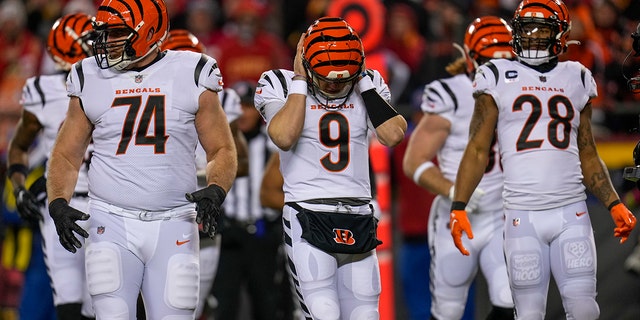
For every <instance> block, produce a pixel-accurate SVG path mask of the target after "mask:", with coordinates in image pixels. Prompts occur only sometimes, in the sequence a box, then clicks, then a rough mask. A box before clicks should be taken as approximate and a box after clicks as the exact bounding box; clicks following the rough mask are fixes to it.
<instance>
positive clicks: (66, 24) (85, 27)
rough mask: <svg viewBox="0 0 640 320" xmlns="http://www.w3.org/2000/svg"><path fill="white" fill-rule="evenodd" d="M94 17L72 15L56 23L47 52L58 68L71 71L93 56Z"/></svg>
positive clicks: (78, 14) (52, 28) (50, 34)
mask: <svg viewBox="0 0 640 320" xmlns="http://www.w3.org/2000/svg"><path fill="white" fill-rule="evenodd" d="M91 19H92V17H91V16H90V15H88V14H83V13H72V14H67V15H64V16H62V17H60V18H59V19H58V20H56V22H54V24H53V26H52V27H51V31H49V36H48V38H47V52H48V53H49V55H51V58H52V59H53V60H54V61H55V62H56V65H57V66H58V68H60V69H62V70H70V69H71V65H72V64H74V63H76V62H78V61H80V60H82V59H84V58H86V57H89V56H91V55H92V50H91V43H90V41H91V40H92V36H93V28H92V27H91Z"/></svg>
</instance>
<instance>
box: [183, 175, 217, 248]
mask: <svg viewBox="0 0 640 320" xmlns="http://www.w3.org/2000/svg"><path fill="white" fill-rule="evenodd" d="M226 196H227V193H226V192H225V191H224V189H222V187H220V186H218V185H215V184H212V185H209V186H208V187H206V188H204V189H200V190H198V191H196V192H193V193H187V194H185V197H186V198H187V200H189V202H195V204H196V212H197V215H196V223H198V224H200V223H202V231H203V232H204V233H206V234H208V235H209V237H211V238H213V236H215V235H216V230H217V229H218V222H219V221H220V218H221V216H222V202H223V201H224V198H225V197H226Z"/></svg>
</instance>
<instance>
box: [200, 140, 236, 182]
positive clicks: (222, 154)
mask: <svg viewBox="0 0 640 320" xmlns="http://www.w3.org/2000/svg"><path fill="white" fill-rule="evenodd" d="M237 170H238V159H237V155H236V150H235V147H234V146H233V145H230V146H227V147H223V148H220V149H219V150H218V151H217V152H216V153H215V154H214V155H213V156H212V157H211V159H210V160H209V162H208V163H207V184H208V185H210V184H217V185H219V186H220V187H222V188H223V189H224V190H225V191H226V192H229V189H231V185H232V184H233V180H234V179H235V178H236V173H237Z"/></svg>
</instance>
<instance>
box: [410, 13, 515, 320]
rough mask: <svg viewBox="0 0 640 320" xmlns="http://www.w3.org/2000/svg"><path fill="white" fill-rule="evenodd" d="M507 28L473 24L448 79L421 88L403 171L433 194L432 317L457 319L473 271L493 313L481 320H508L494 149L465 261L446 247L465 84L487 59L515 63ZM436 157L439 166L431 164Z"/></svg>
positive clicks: (467, 110)
mask: <svg viewBox="0 0 640 320" xmlns="http://www.w3.org/2000/svg"><path fill="white" fill-rule="evenodd" d="M510 41H511V27H509V25H508V24H507V22H506V21H504V20H503V19H501V18H499V17H495V16H485V17H481V18H477V19H475V20H474V21H473V22H471V24H469V26H468V27H467V31H466V33H465V36H464V48H460V47H459V46H458V45H456V47H458V48H460V50H461V52H462V53H463V56H462V57H461V58H459V59H457V60H455V61H454V62H452V63H451V64H449V65H448V66H447V68H446V69H447V71H448V72H449V73H450V74H452V75H453V76H452V77H450V78H446V79H440V80H436V81H433V82H431V83H429V84H427V85H426V86H425V88H424V94H423V96H422V105H421V108H422V111H423V112H424V116H423V117H422V119H421V120H420V123H419V124H418V126H417V127H416V130H415V131H414V132H413V133H412V135H411V137H410V138H409V145H408V147H407V152H406V153H405V156H404V160H403V162H404V163H403V167H404V168H403V169H404V171H405V174H406V175H407V176H408V177H409V178H413V180H414V181H415V183H416V184H418V185H419V186H421V187H423V188H425V189H427V190H429V191H431V192H433V193H435V194H437V195H438V196H437V197H436V199H435V200H434V202H433V204H432V206H431V213H430V214H429V232H428V235H429V237H428V238H429V250H430V251H431V257H432V259H431V268H430V270H431V271H430V273H431V296H432V299H431V300H432V301H431V318H432V319H461V318H462V316H463V314H464V307H465V303H466V300H467V294H468V292H469V287H470V286H471V283H473V281H474V279H475V276H476V273H477V272H478V268H481V269H482V272H483V274H484V276H485V279H487V284H488V289H489V298H490V300H491V304H492V305H493V308H492V310H491V313H490V314H489V316H488V317H487V319H513V299H512V298H511V291H510V289H509V281H508V279H507V269H506V265H505V262H504V257H503V253H502V232H501V230H502V221H503V218H504V212H503V210H502V169H501V168H500V159H499V157H498V153H497V152H498V151H497V146H496V144H495V143H493V144H492V145H491V151H490V153H491V158H490V159H489V162H488V163H487V166H486V168H485V171H484V175H483V176H482V181H481V182H480V184H479V186H478V187H477V188H476V189H475V190H474V192H473V195H472V196H471V199H470V200H469V202H468V203H467V207H466V209H467V211H469V212H472V214H471V215H470V217H469V218H470V221H471V223H472V224H473V226H474V227H475V231H476V232H475V240H474V241H473V242H470V243H468V247H469V250H470V251H471V252H472V253H473V255H472V256H471V257H464V256H461V255H460V254H459V253H458V250H457V249H456V247H455V246H454V245H453V243H452V242H451V235H450V230H449V228H448V225H449V209H450V207H451V199H453V196H454V188H453V181H454V180H455V177H456V172H457V170H458V164H459V162H460V159H461V158H462V153H463V152H464V147H465V145H466V144H467V139H468V136H469V121H470V120H471V115H472V113H473V96H472V91H473V87H472V86H471V79H472V78H473V76H474V74H475V72H476V69H477V68H478V66H479V65H482V64H483V63H485V62H487V61H489V60H490V59H494V58H505V59H514V58H515V54H514V53H513V50H512V49H511V45H510V44H509V42H510ZM436 155H437V157H438V164H439V166H435V165H434V163H433V162H431V160H432V159H433V158H434V157H435V156H436Z"/></svg>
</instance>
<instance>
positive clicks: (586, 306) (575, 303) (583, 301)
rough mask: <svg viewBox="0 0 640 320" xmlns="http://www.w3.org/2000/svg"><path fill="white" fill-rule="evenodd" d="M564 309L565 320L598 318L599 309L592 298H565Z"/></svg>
mask: <svg viewBox="0 0 640 320" xmlns="http://www.w3.org/2000/svg"><path fill="white" fill-rule="evenodd" d="M565 300H566V301H565V302H564V308H565V311H566V313H567V320H583V319H584V320H592V319H593V320H594V319H598V317H600V307H598V303H597V302H596V300H595V299H594V298H589V297H574V298H565Z"/></svg>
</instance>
